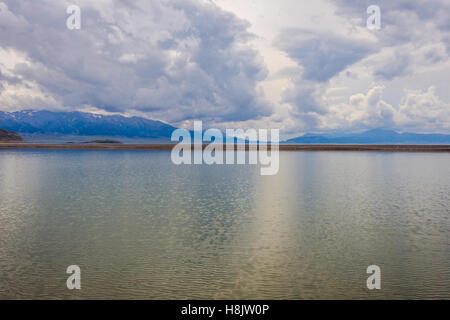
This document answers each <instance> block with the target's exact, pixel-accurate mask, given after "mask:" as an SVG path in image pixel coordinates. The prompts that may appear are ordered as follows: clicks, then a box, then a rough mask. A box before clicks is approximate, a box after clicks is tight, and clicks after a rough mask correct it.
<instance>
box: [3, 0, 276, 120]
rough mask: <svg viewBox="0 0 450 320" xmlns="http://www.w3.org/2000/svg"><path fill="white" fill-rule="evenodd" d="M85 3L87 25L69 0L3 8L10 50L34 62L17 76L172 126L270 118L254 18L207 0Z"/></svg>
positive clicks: (81, 101)
mask: <svg viewBox="0 0 450 320" xmlns="http://www.w3.org/2000/svg"><path fill="white" fill-rule="evenodd" d="M74 3H75V4H77V1H74ZM0 4H2V2H0ZM70 4H72V3H70ZM78 4H79V5H80V7H81V13H82V22H81V30H69V29H67V28H66V19H67V17H68V15H67V14H66V8H67V6H68V5H69V3H68V2H64V1H54V0H52V1H50V0H43V1H25V0H7V1H3V4H2V6H1V10H0V30H2V32H1V35H0V43H1V47H2V48H3V49H13V50H16V51H18V52H23V53H25V54H26V56H27V57H28V60H29V62H30V63H27V64H20V65H17V66H16V68H15V69H14V73H15V74H16V75H17V76H22V77H23V78H25V79H27V80H29V81H34V82H36V83H37V84H38V85H39V86H40V88H42V89H43V90H44V91H45V92H46V93H49V94H50V95H52V96H53V97H54V98H55V99H57V100H59V101H61V103H62V104H63V105H64V106H66V107H69V108H77V107H80V106H83V105H92V106H94V107H98V108H100V109H104V110H107V111H119V112H122V111H130V110H137V111H142V112H147V113H148V114H149V115H150V116H153V117H157V118H160V119H164V120H167V121H172V122H177V121H182V120H186V119H204V120H210V121H215V122H221V121H234V120H241V121H242V120H248V119H257V118H260V117H261V116H266V115H270V113H271V111H272V106H271V105H270V104H269V103H268V102H267V101H266V100H265V99H264V97H263V95H262V94H261V92H259V91H258V89H257V83H258V81H261V80H264V79H265V77H266V76H267V70H266V67H265V64H264V61H263V59H262V57H261V56H260V55H259V54H258V53H257V52H256V51H255V50H254V49H252V48H251V47H250V46H249V45H248V41H249V40H251V39H252V35H251V34H250V33H249V32H248V30H247V29H248V27H249V24H248V23H247V22H246V21H244V20H240V19H238V18H237V17H236V16H234V15H233V14H231V13H228V12H225V11H223V10H221V9H219V8H218V7H217V6H215V5H213V4H210V3H208V4H207V3H203V2H198V1H186V0H183V1H181V0H180V1H178V0H173V1H162V0H161V1H143V0H142V1H109V2H101V1H99V2H85V1H83V2H82V1H80V2H78ZM27 107H29V106H27Z"/></svg>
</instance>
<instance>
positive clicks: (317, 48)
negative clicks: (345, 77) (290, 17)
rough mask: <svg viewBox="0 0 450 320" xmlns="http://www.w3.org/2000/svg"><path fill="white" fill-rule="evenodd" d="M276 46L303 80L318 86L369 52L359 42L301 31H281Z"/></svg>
mask: <svg viewBox="0 0 450 320" xmlns="http://www.w3.org/2000/svg"><path fill="white" fill-rule="evenodd" d="M276 45H277V46H278V47H279V48H280V49H282V50H283V51H285V52H286V53H287V54H288V55H289V57H290V58H291V59H293V60H294V61H296V62H297V63H298V64H299V65H301V66H302V67H303V68H304V74H303V78H304V79H306V80H312V81H318V82H326V81H328V80H329V79H330V78H332V77H333V76H335V75H336V74H338V73H339V72H341V71H342V70H344V69H345V68H346V67H348V66H350V65H352V64H354V63H355V62H357V61H359V60H361V59H362V58H364V57H366V56H367V55H368V54H369V53H371V52H372V51H373V47H372V46H371V45H370V44H369V43H368V42H367V41H363V40H361V39H352V38H349V37H343V36H340V35H337V34H333V33H325V32H317V31H314V30H305V29H286V30H283V31H282V32H281V34H280V35H279V36H278V39H277V40H276Z"/></svg>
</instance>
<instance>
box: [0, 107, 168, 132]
mask: <svg viewBox="0 0 450 320" xmlns="http://www.w3.org/2000/svg"><path fill="white" fill-rule="evenodd" d="M0 128H3V129H5V130H10V131H14V132H17V133H21V134H42V135H74V136H75V135H77V136H118V137H119V136H120V137H129V138H135V137H136V138H170V136H171V134H172V132H173V130H175V129H176V128H175V127H173V126H171V125H168V124H166V123H163V122H161V121H156V120H149V119H145V118H140V117H129V118H128V117H124V116H120V115H99V114H92V113H86V112H78V111H74V112H52V111H17V112H2V111H0Z"/></svg>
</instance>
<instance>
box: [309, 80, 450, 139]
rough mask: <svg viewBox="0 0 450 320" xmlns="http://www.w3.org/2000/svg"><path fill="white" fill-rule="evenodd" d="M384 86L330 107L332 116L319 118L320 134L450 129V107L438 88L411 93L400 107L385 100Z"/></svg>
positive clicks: (446, 131)
mask: <svg viewBox="0 0 450 320" xmlns="http://www.w3.org/2000/svg"><path fill="white" fill-rule="evenodd" d="M384 90H385V87H384V86H374V87H372V88H371V89H369V90H368V92H367V93H365V94H364V93H357V94H354V95H351V96H350V98H349V99H348V102H347V103H341V104H336V105H331V106H329V112H328V113H326V114H323V115H317V117H316V118H317V120H316V121H317V124H318V126H317V128H316V130H319V131H327V130H338V131H346V130H348V129H349V128H351V129H352V130H367V129H373V128H386V129H395V130H398V131H408V130H409V131H412V132H443V133H448V132H449V129H450V104H449V103H445V102H443V101H442V100H441V99H439V97H438V96H437V95H436V92H435V88H434V87H429V88H428V89H427V90H425V91H421V90H416V91H414V90H408V91H406V92H405V95H404V97H403V98H402V101H401V103H400V104H399V105H397V106H393V105H391V104H389V103H387V102H386V101H385V100H384V99H383V91H384Z"/></svg>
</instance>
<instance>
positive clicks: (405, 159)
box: [0, 150, 450, 299]
mask: <svg viewBox="0 0 450 320" xmlns="http://www.w3.org/2000/svg"><path fill="white" fill-rule="evenodd" d="M372 264H375V265H378V266H380V268H381V290H373V291H369V290H368V289H367V288H366V279H367V277H368V276H369V275H367V274H366V268H367V267H368V266H369V265H372ZM69 265H79V266H80V268H81V286H82V288H81V290H72V291H69V290H68V289H67V288H66V280H67V277H68V275H67V274H66V268H67V267H68V266H69ZM0 298H19V299H20V298H63V299H78V298H93V299H100V298H106V299H108V298H126V299H191V298H192V299H210V298H216V299H311V298H321V299H348V298H352V299H353V298H356V299H385V298H406V299H410V298H413V299H414V298H443V299H450V154H439V153H383V152H380V153H366V152H280V171H279V173H278V174H277V175H276V176H261V175H260V174H259V168H258V167H257V166H249V165H245V166H243V165H228V166H227V165H222V166H207V165H200V166H194V165H190V166H188V165H184V166H183V165H182V166H175V165H173V164H172V163H171V161H170V151H118V150H114V151H88V150H85V151H82V150H42V151H40V150H38V151H0Z"/></svg>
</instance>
